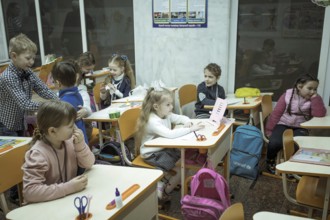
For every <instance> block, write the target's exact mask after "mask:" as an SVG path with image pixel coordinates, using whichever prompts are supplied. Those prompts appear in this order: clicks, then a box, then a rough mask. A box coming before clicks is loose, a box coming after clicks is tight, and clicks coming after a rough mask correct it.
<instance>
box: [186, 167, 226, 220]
mask: <svg viewBox="0 0 330 220" xmlns="http://www.w3.org/2000/svg"><path fill="white" fill-rule="evenodd" d="M190 190H191V195H185V196H184V197H183V198H182V199H181V205H182V206H181V212H182V215H183V217H184V219H186V220H201V219H203V220H218V219H219V217H220V216H221V214H222V213H223V212H224V211H225V210H226V209H227V208H228V207H229V206H230V198H229V188H228V184H227V182H226V180H225V178H224V177H223V176H221V175H220V174H219V173H217V172H216V171H215V170H213V169H210V168H201V169H200V170H199V171H198V172H197V173H196V174H195V175H194V176H193V178H192V180H191V183H190Z"/></svg>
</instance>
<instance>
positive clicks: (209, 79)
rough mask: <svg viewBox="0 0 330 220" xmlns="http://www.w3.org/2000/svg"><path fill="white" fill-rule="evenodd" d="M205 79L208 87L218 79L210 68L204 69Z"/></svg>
mask: <svg viewBox="0 0 330 220" xmlns="http://www.w3.org/2000/svg"><path fill="white" fill-rule="evenodd" d="M204 80H205V84H206V86H207V87H210V86H213V85H214V84H216V83H217V81H218V79H217V77H215V76H214V75H213V73H211V72H210V71H209V70H208V69H205V70H204Z"/></svg>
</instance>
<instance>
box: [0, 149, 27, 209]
mask: <svg viewBox="0 0 330 220" xmlns="http://www.w3.org/2000/svg"><path fill="white" fill-rule="evenodd" d="M28 149H29V144H26V145H24V146H21V147H16V148H13V149H11V150H9V151H8V152H6V153H3V154H1V155H0V176H1V178H0V205H1V207H2V210H3V212H4V214H5V215H6V214H7V213H8V212H9V211H10V210H9V208H8V205H7V201H6V198H5V195H4V192H5V191H7V190H9V189H10V188H11V187H13V186H15V185H18V192H19V200H20V204H22V202H23V196H22V181H23V171H22V169H21V167H22V165H23V163H24V156H25V152H26V151H27V150H28Z"/></svg>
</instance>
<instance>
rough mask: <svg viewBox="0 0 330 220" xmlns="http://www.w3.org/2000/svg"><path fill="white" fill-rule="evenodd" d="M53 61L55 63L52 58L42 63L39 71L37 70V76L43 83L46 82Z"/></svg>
mask: <svg viewBox="0 0 330 220" xmlns="http://www.w3.org/2000/svg"><path fill="white" fill-rule="evenodd" d="M55 63H56V62H55V60H53V61H52V62H50V63H47V64H44V65H42V66H41V68H40V71H39V78H40V79H41V81H43V82H44V83H47V80H48V76H49V74H50V73H51V71H52V69H53V66H54V65H55Z"/></svg>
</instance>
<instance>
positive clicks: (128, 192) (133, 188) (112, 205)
mask: <svg viewBox="0 0 330 220" xmlns="http://www.w3.org/2000/svg"><path fill="white" fill-rule="evenodd" d="M139 188H140V185H139V184H133V185H132V186H131V187H129V188H128V189H127V190H126V191H125V192H123V193H122V194H121V197H122V200H123V201H124V200H125V199H126V198H127V197H129V196H130V195H132V194H133V193H134V192H135V191H136V190H138V189H139ZM115 207H116V202H115V200H112V201H111V202H110V203H109V204H108V205H107V206H106V207H105V209H107V210H111V209H114V208H115Z"/></svg>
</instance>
